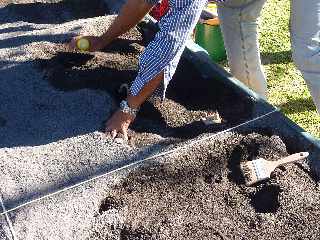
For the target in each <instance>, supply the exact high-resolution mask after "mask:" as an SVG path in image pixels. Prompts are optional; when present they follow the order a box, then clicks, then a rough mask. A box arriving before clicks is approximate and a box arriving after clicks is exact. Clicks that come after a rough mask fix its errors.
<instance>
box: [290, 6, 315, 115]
mask: <svg viewBox="0 0 320 240" xmlns="http://www.w3.org/2000/svg"><path fill="white" fill-rule="evenodd" d="M290 21H291V44H292V50H293V59H294V61H295V64H296V65H297V68H298V69H299V70H300V71H301V73H302V75H303V78H304V80H305V81H306V83H307V85H308V88H309V90H310V93H311V95H312V98H313V101H314V103H315V105H316V107H317V110H318V113H320V0H292V1H291V20H290Z"/></svg>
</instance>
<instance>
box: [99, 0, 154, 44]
mask: <svg viewBox="0 0 320 240" xmlns="http://www.w3.org/2000/svg"><path fill="white" fill-rule="evenodd" d="M152 7H153V5H152V4H150V3H147V2H146V1H145V0H128V1H127V2H126V3H125V4H124V5H123V7H122V9H121V11H120V13H119V15H118V16H117V17H116V19H115V20H114V21H113V23H112V24H111V26H110V27H109V29H108V30H107V32H105V33H104V34H103V35H102V36H101V38H102V39H103V42H104V43H105V45H108V44H109V43H111V42H112V41H113V40H114V39H116V38H117V37H119V36H120V35H122V34H124V33H126V32H127V31H129V30H130V29H131V28H132V27H134V26H135V25H137V24H138V23H139V22H140V21H141V20H142V19H143V17H144V16H145V15H146V14H147V13H148V12H149V11H150V10H151V8H152Z"/></svg>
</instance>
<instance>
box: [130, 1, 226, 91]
mask: <svg viewBox="0 0 320 240" xmlns="http://www.w3.org/2000/svg"><path fill="white" fill-rule="evenodd" d="M145 1H147V2H148V3H151V4H156V3H158V2H160V1H159V0H145ZM223 1H225V0H217V2H223ZM206 3H207V0H169V5H170V9H169V11H168V13H167V14H166V15H165V16H164V17H163V18H162V19H161V20H160V22H159V27H160V31H159V32H158V33H157V34H156V36H155V38H154V40H153V41H152V42H150V43H149V45H148V46H147V47H146V49H145V51H144V52H143V54H142V55H141V57H140V60H139V71H138V75H137V77H136V79H135V80H134V82H133V84H132V86H131V88H130V92H131V94H132V95H133V96H136V95H138V94H139V92H140V91H141V89H142V88H143V87H144V86H145V85H146V84H147V83H148V82H149V81H150V80H152V79H153V78H154V77H155V76H157V75H158V74H159V73H160V72H162V71H163V72H164V82H163V86H164V92H163V97H164V96H165V91H166V88H167V86H168V84H169V82H170V80H171V79H172V77H173V74H174V73H175V71H176V68H177V65H178V63H179V60H180V57H181V55H182V52H183V50H184V48H185V46H186V42H187V40H188V38H189V36H190V35H191V33H192V31H193V29H194V27H195V25H196V23H197V22H198V19H199V17H200V15H201V12H202V10H203V8H204V7H205V5H206Z"/></svg>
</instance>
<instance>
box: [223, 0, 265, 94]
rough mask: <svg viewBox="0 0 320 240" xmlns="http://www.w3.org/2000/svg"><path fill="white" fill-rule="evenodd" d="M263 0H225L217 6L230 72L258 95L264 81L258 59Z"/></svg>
mask: <svg viewBox="0 0 320 240" xmlns="http://www.w3.org/2000/svg"><path fill="white" fill-rule="evenodd" d="M265 1H266V0H227V1H226V2H225V3H221V4H219V6H218V13H219V18H220V20H221V29H222V33H223V38H224V42H225V47H226V51H227V56H228V61H229V66H230V71H231V73H232V75H234V76H235V77H236V78H237V79H239V80H240V81H242V82H243V83H244V84H246V85H247V86H248V87H250V88H251V89H252V90H254V91H255V92H257V93H259V94H260V95H261V97H263V98H266V93H267V83H266V77H265V74H264V72H263V68H262V65H261V60H260V51H259V43H258V33H257V29H258V18H259V16H260V12H261V10H262V7H263V5H264V3H265Z"/></svg>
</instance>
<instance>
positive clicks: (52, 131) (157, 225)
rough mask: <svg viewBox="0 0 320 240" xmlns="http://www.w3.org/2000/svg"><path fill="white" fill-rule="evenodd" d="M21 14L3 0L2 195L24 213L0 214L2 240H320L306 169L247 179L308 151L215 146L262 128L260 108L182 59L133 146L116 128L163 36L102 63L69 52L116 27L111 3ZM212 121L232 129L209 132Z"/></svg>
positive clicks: (132, 41)
mask: <svg viewBox="0 0 320 240" xmlns="http://www.w3.org/2000/svg"><path fill="white" fill-rule="evenodd" d="M12 2H13V1H8V0H4V1H0V59H1V60H0V89H1V91H0V103H1V104H0V191H1V192H0V194H1V203H2V202H3V204H4V206H5V207H6V209H7V210H8V209H9V210H10V209H11V210H12V211H11V212H10V213H9V214H8V216H6V217H7V218H5V217H4V215H3V214H1V215H0V239H1V240H8V239H10V240H11V239H13V238H14V239H18V240H20V239H21V240H22V239H23V240H38V239H39V240H40V239H41V240H44V239H48V240H49V239H50V240H55V239H65V240H69V239H70V240H74V239H96V240H98V239H110V240H116V239H120V240H125V239H128V240H129V239H130V240H142V239H145V240H146V239H169V240H170V239H181V240H182V239H224V240H226V239H319V238H320V229H319V224H318V221H319V217H320V205H319V203H320V199H319V196H320V195H319V193H320V192H319V186H318V184H317V183H316V182H315V181H314V179H313V177H312V175H311V174H310V170H309V169H308V168H307V167H306V164H305V162H299V163H296V164H292V165H288V166H285V167H281V168H279V169H277V170H276V171H275V172H274V173H273V175H272V177H271V180H267V181H264V182H262V183H260V184H258V185H255V186H252V187H246V186H245V185H244V183H243V178H242V175H241V173H240V169H239V164H240V162H242V161H249V160H253V159H255V158H259V157H263V158H265V159H267V160H270V161H272V160H276V159H279V158H281V157H284V156H287V155H288V154H289V153H292V151H293V150H292V148H294V147H295V146H286V145H285V143H284V141H283V139H282V138H280V137H279V136H277V135H276V134H274V133H273V132H272V131H271V133H269V134H264V133H263V132H259V131H257V132H252V131H248V129H245V131H240V129H238V130H239V132H225V133H221V134H219V135H213V134H212V133H217V132H220V131H222V130H225V129H227V128H230V127H233V126H235V125H237V124H240V123H243V122H246V121H248V120H250V119H252V118H254V117H256V115H255V114H256V112H255V103H254V101H253V100H252V99H250V98H244V97H243V96H240V95H239V94H238V93H237V92H236V91H235V90H233V89H231V88H230V87H228V86H227V85H225V83H223V82H221V81H216V79H215V77H216V76H204V75H203V74H202V73H201V72H199V70H198V69H197V68H196V67H195V66H194V65H193V64H192V63H191V62H190V61H189V60H187V59H188V58H182V59H181V61H180V63H179V66H178V69H177V72H176V74H175V76H174V79H173V80H172V82H171V84H170V85H169V87H168V90H167V93H166V98H165V99H164V100H163V99H162V96H161V94H162V93H161V87H159V89H158V91H157V93H155V94H154V95H152V96H151V97H150V99H148V101H147V102H146V103H145V104H144V105H143V106H142V107H141V110H140V112H139V114H138V116H137V118H136V120H135V122H134V123H133V124H132V126H131V128H130V141H129V143H124V142H116V141H113V140H112V139H111V137H110V136H109V135H105V134H104V133H103V130H104V125H105V121H106V120H107V119H108V118H110V116H111V115H112V113H113V112H114V111H115V110H116V109H117V107H118V105H119V102H120V101H121V100H122V99H123V98H125V97H126V94H127V92H126V91H125V90H124V89H125V88H121V89H120V87H121V86H123V84H127V85H128V86H130V85H131V84H132V82H133V81H134V79H135V77H136V75H137V70H138V59H139V56H140V54H141V53H142V52H143V50H144V49H145V47H146V44H147V41H146V39H150V37H149V36H147V38H146V36H145V35H144V34H145V33H141V29H140V28H139V27H137V28H134V29H133V30H131V31H130V32H128V33H127V34H124V35H123V36H121V37H120V38H119V39H117V40H115V41H114V42H113V43H112V44H111V45H110V46H108V47H107V48H106V49H103V50H102V51H99V52H94V53H84V52H75V51H70V50H68V49H67V47H66V44H65V43H66V42H68V41H69V40H70V39H71V37H73V36H75V35H79V34H81V35H84V34H90V35H99V34H101V33H102V32H103V31H105V30H106V28H107V27H108V26H109V25H110V24H111V22H112V21H113V19H114V17H115V16H111V15H110V16H104V15H105V13H106V12H108V8H107V7H105V4H104V1H98V0H92V1H89V2H90V4H85V2H86V3H87V1H85V0H70V1H69V0H65V1H63V0H51V1H49V0H48V1H33V0H23V1H14V4H13V3H12ZM119 89H120V90H119ZM212 112H218V113H219V114H220V116H221V117H222V119H223V121H222V123H216V124H212V125H210V126H206V125H205V124H204V123H203V122H202V121H201V118H203V117H205V116H206V115H207V114H211V113H212ZM262 120H263V119H262ZM262 120H261V121H262ZM208 136H211V138H210V139H207V138H205V137H208ZM195 140H200V141H197V142H194V141H195ZM288 145H289V144H288ZM289 147H290V150H289ZM172 149H178V151H174V152H170V153H168V154H165V155H155V153H161V152H163V151H165V150H172ZM150 156H153V158H152V161H151V160H150V159H149V161H148V162H145V163H144V164H140V165H139V166H136V167H131V168H128V169H124V170H123V171H118V172H116V173H113V174H110V175H108V176H104V177H101V178H99V179H95V180H94V181H90V182H86V183H85V184H83V185H81V186H78V187H77V188H72V189H68V191H64V192H61V193H59V194H56V195H52V196H50V197H48V198H43V199H41V200H40V201H38V202H34V203H32V204H27V205H25V206H22V207H21V204H23V203H25V202H27V201H30V200H33V199H35V198H39V197H43V196H44V195H46V194H49V193H52V192H55V191H58V190H61V189H63V188H66V187H70V186H73V185H75V184H78V183H79V182H82V181H85V180H87V179H89V178H92V177H94V176H97V175H101V174H105V173H106V172H108V171H111V170H114V169H116V168H119V167H122V166H124V165H126V164H130V163H132V162H135V161H137V160H142V159H145V158H147V157H150ZM18 205H20V207H19V208H17V209H14V208H15V207H17V206H18ZM3 211H4V208H2V206H1V208H0V213H3ZM11 235H12V236H13V235H15V237H12V236H11Z"/></svg>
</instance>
